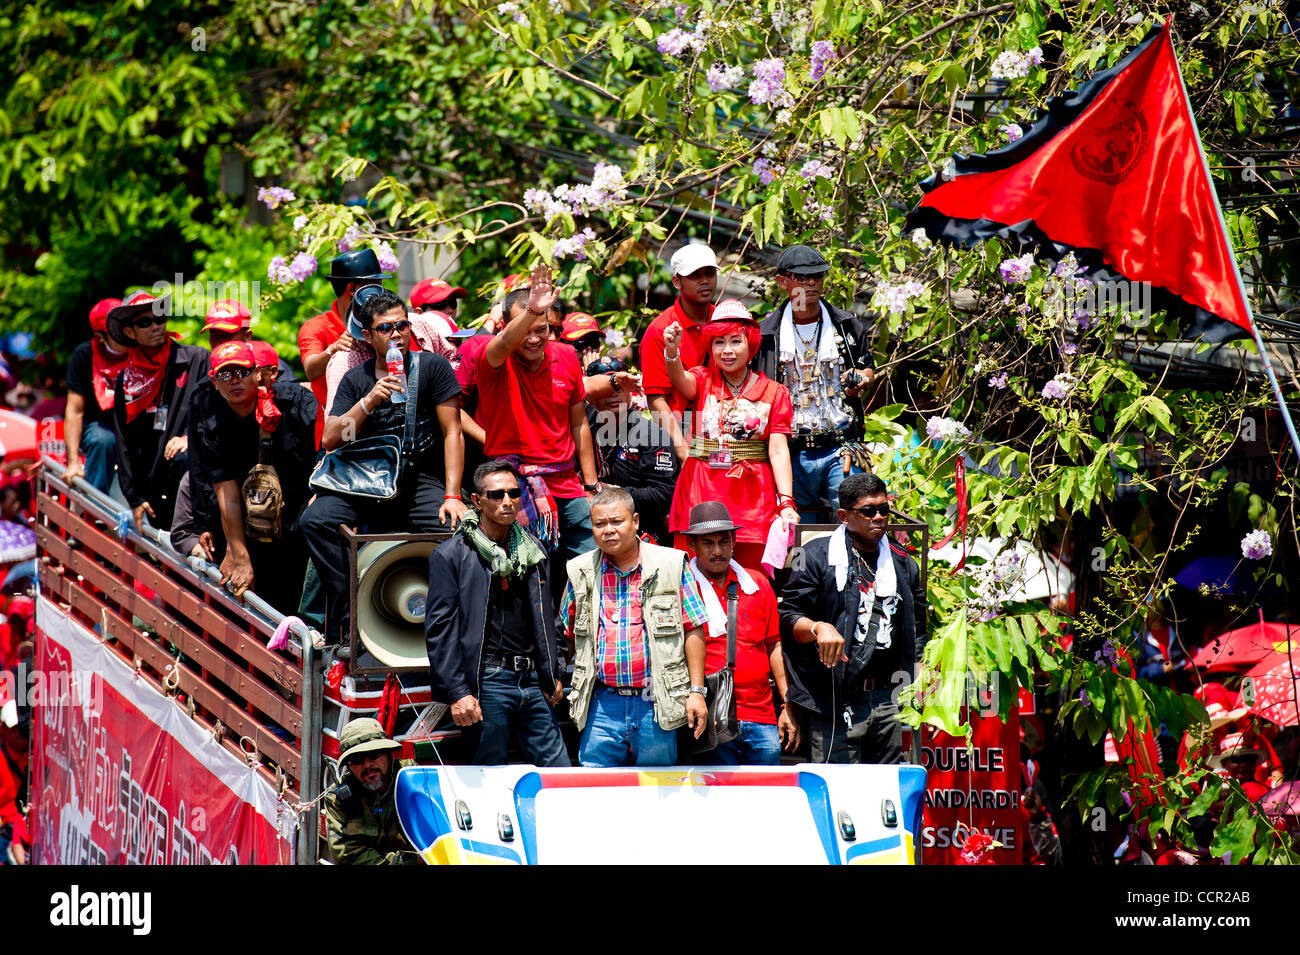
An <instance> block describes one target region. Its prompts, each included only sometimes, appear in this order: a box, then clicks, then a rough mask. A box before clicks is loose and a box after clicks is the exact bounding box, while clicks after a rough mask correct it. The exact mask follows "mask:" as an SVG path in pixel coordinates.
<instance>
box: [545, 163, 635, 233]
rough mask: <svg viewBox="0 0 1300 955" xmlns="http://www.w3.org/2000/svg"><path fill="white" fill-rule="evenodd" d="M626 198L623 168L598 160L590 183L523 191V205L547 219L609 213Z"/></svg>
mask: <svg viewBox="0 0 1300 955" xmlns="http://www.w3.org/2000/svg"><path fill="white" fill-rule="evenodd" d="M626 200H627V182H626V181H625V180H624V178H623V170H622V169H620V168H619V167H618V166H615V165H614V164H612V163H606V162H598V163H596V168H595V169H594V170H593V172H592V175H591V182H590V183H579V184H577V185H570V184H569V183H562V184H561V185H558V186H556V187H555V189H553V190H551V191H549V192H548V191H547V190H545V189H537V188H533V189H527V190H525V191H524V207H525V208H526V209H528V211H529V212H540V213H542V214H543V215H544V216H545V217H546V219H547V220H548V221H549V220H551V219H553V218H555V217H556V216H558V215H562V214H563V213H565V212H568V213H571V214H573V215H575V216H577V215H582V216H586V215H591V214H593V213H599V212H608V211H609V210H611V209H613V208H614V207H615V206H619V205H622V204H623V203H624V202H625V201H626Z"/></svg>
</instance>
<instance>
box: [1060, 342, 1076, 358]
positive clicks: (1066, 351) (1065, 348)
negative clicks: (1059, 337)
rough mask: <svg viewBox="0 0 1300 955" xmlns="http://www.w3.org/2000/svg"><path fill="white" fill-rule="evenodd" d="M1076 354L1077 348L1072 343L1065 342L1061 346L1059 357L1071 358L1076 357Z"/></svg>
mask: <svg viewBox="0 0 1300 955" xmlns="http://www.w3.org/2000/svg"><path fill="white" fill-rule="evenodd" d="M1078 353H1079V346H1078V345H1076V344H1075V343H1074V342H1066V343H1065V344H1064V345H1062V346H1061V355H1062V356H1064V357H1066V358H1071V357H1073V356H1074V355H1077V354H1078Z"/></svg>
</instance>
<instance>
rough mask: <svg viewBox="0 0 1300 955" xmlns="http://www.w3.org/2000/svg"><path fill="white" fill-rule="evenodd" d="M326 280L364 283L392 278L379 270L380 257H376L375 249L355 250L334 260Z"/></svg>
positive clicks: (331, 262)
mask: <svg viewBox="0 0 1300 955" xmlns="http://www.w3.org/2000/svg"><path fill="white" fill-rule="evenodd" d="M325 278H327V279H330V280H331V281H336V280H342V281H345V282H363V281H367V280H373V281H377V280H379V279H390V278H392V276H391V275H390V274H389V273H387V272H381V271H380V270H379V256H377V255H375V250H374V249H355V250H353V251H352V252H344V253H343V254H342V255H340V256H337V257H335V258H334V259H332V260H331V261H330V271H329V275H327V276H325Z"/></svg>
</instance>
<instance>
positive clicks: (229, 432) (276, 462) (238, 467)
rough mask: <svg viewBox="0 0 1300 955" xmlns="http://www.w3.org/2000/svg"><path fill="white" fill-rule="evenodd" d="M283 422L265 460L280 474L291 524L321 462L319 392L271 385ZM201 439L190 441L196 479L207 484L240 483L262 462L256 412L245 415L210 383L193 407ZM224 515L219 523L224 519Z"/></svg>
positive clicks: (195, 428)
mask: <svg viewBox="0 0 1300 955" xmlns="http://www.w3.org/2000/svg"><path fill="white" fill-rule="evenodd" d="M272 394H273V395H274V396H275V404H276V407H277V408H279V409H280V423H279V425H277V426H276V429H275V432H274V433H273V434H272V435H271V448H270V454H269V455H268V456H267V460H266V463H267V464H270V465H272V466H273V467H274V468H275V470H276V473H277V474H278V475H279V477H280V487H281V488H282V489H283V491H284V505H285V514H286V516H287V521H286V523H291V522H292V521H293V520H294V519H296V518H297V516H298V512H299V511H300V510H301V509H302V506H303V504H304V503H306V500H307V494H308V487H307V481H308V479H309V478H310V477H311V472H312V468H313V467H314V465H315V463H316V396H315V395H313V394H312V393H311V391H310V390H308V389H307V388H304V387H302V386H301V385H297V384H293V383H291V382H279V381H277V382H276V383H275V385H274V387H273V389H272ZM191 413H192V414H193V415H194V419H195V420H194V432H193V434H195V435H196V437H197V443H193V442H192V443H191V445H190V458H191V465H190V470H191V478H190V480H191V481H194V480H195V479H196V478H198V479H199V480H201V481H202V482H204V483H205V484H207V485H209V486H210V485H213V484H217V483H219V482H221V481H235V482H237V483H238V484H240V485H241V486H242V485H243V483H244V478H246V477H248V472H249V471H251V470H252V469H253V465H255V464H257V452H258V441H259V437H260V429H259V428H258V426H257V416H256V414H250V415H248V416H247V417H246V418H241V417H239V415H237V414H235V412H234V411H233V410H232V409H231V407H230V405H229V404H228V403H227V402H226V400H225V399H224V398H222V397H221V395H220V393H219V392H218V391H217V389H216V388H215V387H213V386H212V385H211V384H210V383H209V385H208V386H207V387H205V388H203V389H201V391H200V393H199V394H198V395H196V397H195V401H194V404H193V406H192V408H191ZM220 520H221V518H220V514H219V513H218V514H217V516H216V521H217V523H218V524H219V523H220Z"/></svg>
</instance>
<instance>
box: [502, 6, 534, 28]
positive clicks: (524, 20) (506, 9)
mask: <svg viewBox="0 0 1300 955" xmlns="http://www.w3.org/2000/svg"><path fill="white" fill-rule="evenodd" d="M497 14H498V15H499V16H503V17H509V18H510V19H512V20H514V21H515V23H518V24H519V25H520V26H521V27H526V26H528V16H527V14H525V13H524V11H523V10H521V9H520V8H519V4H517V3H515V2H514V0H506V2H505V3H498V4H497Z"/></svg>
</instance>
